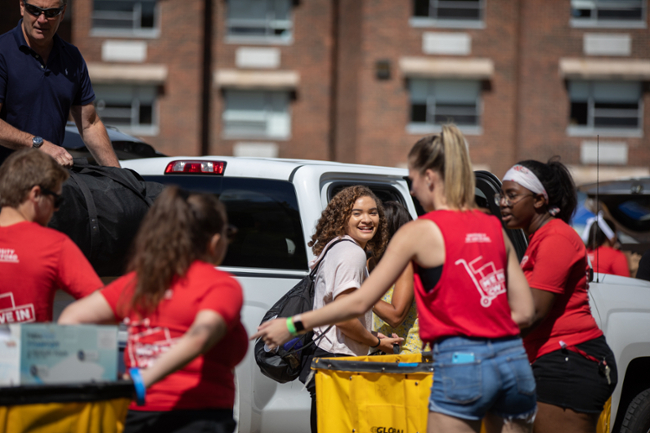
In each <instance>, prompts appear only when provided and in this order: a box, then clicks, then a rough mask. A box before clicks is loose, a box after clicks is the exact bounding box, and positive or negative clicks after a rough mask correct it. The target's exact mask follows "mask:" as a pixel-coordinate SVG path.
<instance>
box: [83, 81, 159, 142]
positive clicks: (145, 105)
mask: <svg viewBox="0 0 650 433" xmlns="http://www.w3.org/2000/svg"><path fill="white" fill-rule="evenodd" d="M93 88H94V90H95V96H96V99H95V107H96V108H97V113H98V114H99V117H101V119H102V121H103V122H104V123H105V124H107V125H112V126H117V127H119V128H120V129H121V130H123V131H124V132H127V133H130V134H135V135H156V134H158V121H157V117H158V116H157V108H156V99H157V95H158V91H157V89H156V87H155V86H113V85H102V84H98V85H95V86H93Z"/></svg>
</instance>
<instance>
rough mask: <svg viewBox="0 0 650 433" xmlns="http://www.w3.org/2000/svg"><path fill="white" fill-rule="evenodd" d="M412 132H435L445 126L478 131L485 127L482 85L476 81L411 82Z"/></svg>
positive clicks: (410, 124) (413, 80)
mask: <svg viewBox="0 0 650 433" xmlns="http://www.w3.org/2000/svg"><path fill="white" fill-rule="evenodd" d="M409 90H410V93H411V114H410V123H409V129H410V130H413V132H415V133H417V132H434V131H437V130H440V127H441V126H442V125H444V124H445V123H455V124H456V125H458V126H459V127H461V128H468V129H469V130H470V132H471V130H472V129H473V130H475V131H476V132H478V131H477V128H478V127H480V124H481V82H480V81H472V80H422V79H412V80H410V81H409Z"/></svg>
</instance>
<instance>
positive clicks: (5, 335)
mask: <svg viewBox="0 0 650 433" xmlns="http://www.w3.org/2000/svg"><path fill="white" fill-rule="evenodd" d="M116 379H117V326H103V325H101V326H100V325H75V326H63V325H55V324H52V323H24V324H11V325H4V326H1V327H0V386H16V385H26V384H50V383H75V382H76V383H79V382H91V381H114V380H116Z"/></svg>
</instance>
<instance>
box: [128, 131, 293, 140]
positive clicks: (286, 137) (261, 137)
mask: <svg viewBox="0 0 650 433" xmlns="http://www.w3.org/2000/svg"><path fill="white" fill-rule="evenodd" d="M120 129H121V128H120ZM221 138H223V139H224V140H273V141H287V140H290V139H291V135H290V134H289V135H284V136H278V135H276V136H272V135H268V134H246V133H241V134H238V133H232V132H223V133H221Z"/></svg>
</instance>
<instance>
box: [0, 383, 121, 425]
mask: <svg viewBox="0 0 650 433" xmlns="http://www.w3.org/2000/svg"><path fill="white" fill-rule="evenodd" d="M132 394H133V383H132V382H131V381H130V380H129V381H119V382H110V383H109V382H97V383H88V384H85V383H84V384H70V385H24V386H15V387H0V433H27V432H29V433H59V432H65V433H121V432H122V430H123V429H124V420H125V418H126V412H127V410H128V407H129V403H131V395H132Z"/></svg>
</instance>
